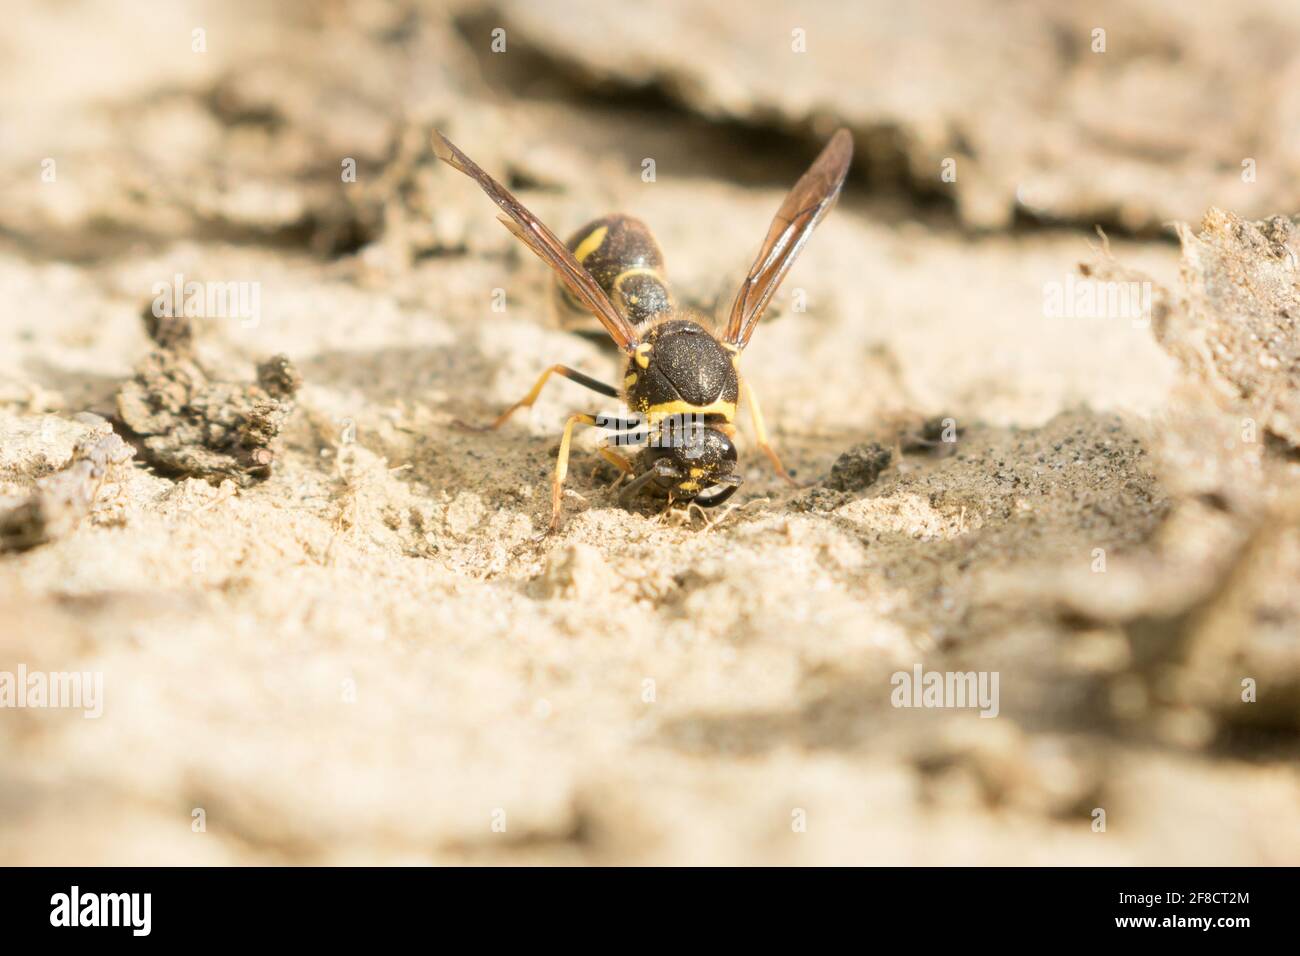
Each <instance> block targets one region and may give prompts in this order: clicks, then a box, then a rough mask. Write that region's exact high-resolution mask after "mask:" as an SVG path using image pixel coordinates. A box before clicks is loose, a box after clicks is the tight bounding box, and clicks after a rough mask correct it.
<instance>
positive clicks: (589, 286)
mask: <svg viewBox="0 0 1300 956" xmlns="http://www.w3.org/2000/svg"><path fill="white" fill-rule="evenodd" d="M433 151H434V152H435V153H436V154H437V155H438V158H439V159H441V160H442V161H443V162H444V163H446V164H447V165H448V166H450V167H452V168H453V169H457V170H459V171H460V172H462V173H464V174H465V175H466V176H468V177H470V178H471V179H473V180H474V181H475V182H477V183H478V184H479V187H480V188H481V189H482V190H483V191H484V192H485V193H487V194H488V196H489V197H490V198H491V200H492V201H493V202H494V203H496V204H497V205H498V206H500V207H501V209H502V211H504V212H505V216H498V217H497V218H498V219H500V220H501V222H502V223H503V224H504V225H505V227H506V228H507V229H509V230H510V231H511V232H513V233H514V234H515V235H516V236H517V237H518V238H519V239H520V240H521V241H522V242H523V243H524V244H525V245H526V246H528V248H529V249H532V250H533V252H535V253H536V254H537V256H538V258H540V259H541V260H542V261H543V262H546V263H547V264H549V265H550V267H551V268H552V269H554V270H555V271H556V272H557V273H558V274H559V276H560V279H561V281H563V282H564V284H565V285H566V286H568V288H569V291H570V292H572V293H573V295H574V296H575V297H576V298H577V300H578V301H579V302H581V303H582V304H583V305H585V306H586V307H587V308H588V309H589V310H590V311H591V313H592V315H594V316H595V317H596V318H598V319H599V320H600V324H601V325H603V326H604V327H605V331H606V332H608V333H609V335H610V338H612V339H613V340H614V342H615V343H616V344H617V345H618V347H619V348H621V349H623V350H624V351H625V352H631V351H632V350H633V349H635V348H636V346H637V342H638V338H637V334H636V330H635V329H634V328H633V327H632V325H631V324H630V323H629V322H628V321H627V319H625V318H623V317H622V316H621V315H619V314H618V311H617V310H616V309H615V308H614V306H613V304H612V303H611V302H610V301H609V297H608V296H606V295H605V293H604V291H602V290H601V288H600V286H599V285H597V284H596V280H595V279H593V278H592V277H591V274H590V273H589V272H587V270H586V269H584V268H583V267H582V264H581V263H580V262H578V260H577V259H575V258H574V257H573V253H572V252H570V251H569V250H568V247H566V246H565V245H564V243H562V242H561V241H560V240H559V239H557V238H556V236H555V233H553V232H551V230H549V229H547V228H546V226H544V225H543V224H542V222H541V221H540V220H539V219H538V218H537V217H536V216H534V215H533V214H532V213H531V212H529V211H528V210H527V209H525V208H524V206H523V204H522V203H521V202H520V201H519V200H518V199H516V198H515V197H514V196H512V195H511V194H510V191H509V190H507V189H506V188H505V187H504V186H502V185H501V184H500V183H499V182H497V181H496V180H495V179H493V178H492V177H491V176H489V175H488V174H487V173H485V172H483V170H482V169H480V168H479V167H478V165H477V164H476V163H475V162H474V160H472V159H470V158H469V157H468V156H466V155H465V154H464V153H462V152H461V151H460V150H459V149H457V148H456V147H455V145H453V144H452V143H451V141H450V140H448V139H447V137H445V136H443V135H442V134H441V133H440V132H438V131H437V130H434V131H433ZM507 217H508V218H507Z"/></svg>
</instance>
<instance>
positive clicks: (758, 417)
mask: <svg viewBox="0 0 1300 956" xmlns="http://www.w3.org/2000/svg"><path fill="white" fill-rule="evenodd" d="M740 390H741V391H742V392H744V393H745V401H746V402H747V403H748V405H749V417H750V418H752V419H753V420H754V433H755V435H756V436H757V438H758V447H759V448H761V449H762V450H763V454H764V455H766V456H767V460H768V461H770V462H771V463H772V467H773V468H775V469H776V473H777V474H778V475H780V476H781V477H782V478H784V479H785V480H786V481H788V482H789V483H790V484H792V485H794V486H795V487H798V485H799V482H797V481H795V480H794V479H793V478H791V477H790V473H789V472H788V471H786V470H785V465H783V464H781V458H780V456H779V455H777V453H776V449H775V448H773V447H772V446H771V445H770V444H769V443H768V440H767V424H766V423H765V422H764V421H763V411H762V409H760V408H759V407H758V397H757V396H756V395H755V394H754V390H753V389H752V388H750V387H749V383H748V382H746V381H745V380H744V379H741V380H740Z"/></svg>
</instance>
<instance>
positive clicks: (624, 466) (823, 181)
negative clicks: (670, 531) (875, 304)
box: [433, 129, 853, 531]
mask: <svg viewBox="0 0 1300 956" xmlns="http://www.w3.org/2000/svg"><path fill="white" fill-rule="evenodd" d="M433 149H434V153H435V154H436V155H437V156H438V158H439V159H441V160H442V161H443V162H445V163H447V164H448V165H449V166H451V167H452V168H453V169H456V170H458V171H459V172H462V173H464V174H465V175H467V176H469V177H470V178H471V179H473V180H474V181H475V182H476V183H478V185H479V187H480V188H481V189H482V190H483V191H484V192H485V193H487V195H488V197H489V198H491V200H492V201H493V202H495V203H496V204H497V206H498V207H500V209H501V211H502V212H503V213H504V215H500V216H498V217H497V218H498V219H499V220H500V221H501V223H502V224H503V225H504V226H505V227H506V228H507V229H509V230H510V232H511V233H513V234H514V235H515V237H516V238H517V239H519V240H520V241H521V242H523V243H524V245H526V246H527V247H528V248H529V249H531V250H532V251H533V252H534V253H535V254H536V255H537V256H538V257H539V258H540V259H542V261H543V262H545V263H546V264H547V265H549V266H550V267H551V268H552V269H553V270H554V271H555V274H556V278H557V281H558V283H559V294H560V295H561V297H562V298H563V300H564V301H565V302H566V303H568V304H569V305H570V306H571V307H574V308H578V309H582V310H585V311H586V312H588V313H590V314H591V315H593V316H594V317H595V318H596V319H597V320H598V321H599V322H600V324H601V326H603V327H604V330H605V331H606V332H607V333H608V334H609V337H610V339H612V340H613V343H614V345H615V346H617V348H618V349H619V350H620V351H621V352H622V354H623V382H622V386H621V387H615V386H613V385H607V384H606V383H604V382H601V381H598V380H597V379H594V378H591V377H590V376H587V375H584V374H583V373H582V372H579V371H577V370H576V369H572V368H569V367H568V366H567V365H552V366H551V367H550V368H548V369H546V370H545V371H544V372H542V374H541V377H539V378H538V379H537V383H536V384H535V385H534V386H533V388H532V390H531V391H529V392H528V394H527V395H525V396H524V397H523V398H521V399H520V400H519V401H517V402H515V404H513V405H511V406H510V407H509V408H507V409H506V410H505V411H504V412H502V413H501V414H500V415H499V416H498V417H497V419H496V420H495V421H494V422H492V424H491V425H489V426H487V427H488V428H492V429H495V428H500V427H501V426H502V425H503V424H505V422H506V421H507V419H509V418H510V416H511V415H513V414H514V413H515V412H517V411H518V410H519V409H521V408H528V407H530V406H531V405H532V404H533V403H534V402H535V401H537V398H538V396H539V395H540V394H541V392H542V388H543V387H544V386H545V385H546V382H547V381H548V380H549V379H550V377H551V376H552V375H559V376H562V377H564V378H567V379H569V380H570V381H573V382H576V383H578V384H579V385H582V386H584V387H586V388H589V389H591V390H592V391H593V392H597V393H599V394H601V395H604V396H606V397H608V398H614V399H618V400H620V401H621V402H623V404H624V405H625V406H626V407H627V409H628V411H629V412H630V413H631V417H629V418H622V417H610V416H604V415H600V416H598V415H589V414H575V415H570V416H569V417H568V419H567V420H566V421H565V423H564V431H563V432H562V434H561V438H560V451H559V457H558V459H557V461H556V464H555V477H554V481H553V483H552V488H551V525H550V527H551V530H552V531H555V530H557V529H558V528H559V526H560V519H561V514H562V495H563V491H564V480H565V477H566V475H567V474H568V467H569V447H570V443H571V441H572V439H573V430H574V428H575V427H576V426H578V425H584V426H593V427H599V428H604V429H608V430H611V431H615V432H618V433H619V434H617V435H616V436H615V442H614V443H613V445H612V446H611V445H610V444H605V445H602V446H601V448H600V454H601V456H602V457H603V458H604V459H605V460H606V461H609V462H610V463H611V464H613V465H614V466H615V467H617V468H618V469H619V470H620V471H621V472H622V473H623V476H625V477H627V478H629V479H631V480H630V482H629V483H628V484H627V485H626V486H625V487H624V489H623V496H624V497H625V498H626V497H630V496H631V495H633V494H636V493H638V492H640V491H643V490H654V491H655V492H656V493H658V494H659V495H660V496H661V497H666V498H667V499H668V501H669V503H670V504H671V503H672V502H674V501H677V502H693V503H695V504H697V505H699V506H701V507H704V508H709V507H714V506H716V505H719V504H721V503H722V502H724V501H726V500H727V499H728V498H729V497H731V495H733V494H735V492H736V490H737V489H738V488H739V487H740V485H741V484H742V482H743V480H744V478H743V476H742V475H741V474H740V473H739V472H738V471H737V462H738V456H737V454H736V446H735V444H734V443H733V441H732V439H733V438H734V437H735V434H736V429H735V420H736V411H737V406H738V404H739V403H740V402H741V401H742V398H743V401H744V402H745V404H746V405H747V406H748V408H749V413H750V417H751V419H752V420H753V423H754V431H755V433H756V437H757V442H758V447H759V448H760V449H761V450H762V451H763V453H764V454H765V455H766V456H767V458H768V459H769V461H771V463H772V467H773V468H774V469H775V470H776V472H777V474H778V475H780V476H781V477H782V478H783V479H785V480H786V481H787V482H790V483H791V484H794V483H795V482H794V479H793V478H791V476H790V474H789V473H788V472H787V471H786V469H785V467H784V466H783V465H782V464H781V459H780V457H779V456H778V455H777V453H776V450H775V449H774V448H773V447H772V445H771V443H770V442H769V441H768V436H767V428H766V425H765V424H764V422H763V414H762V411H761V410H760V409H759V405H758V400H757V398H755V396H754V392H753V389H751V388H749V387H748V385H747V384H746V383H745V381H744V379H743V378H742V377H741V374H740V368H739V364H738V363H739V359H740V353H741V352H742V351H743V350H744V348H745V346H746V345H748V344H749V340H750V338H751V336H753V334H754V330H755V329H756V328H757V327H758V323H759V320H760V319H761V318H762V317H763V313H764V312H765V311H766V309H767V306H768V303H769V302H771V300H772V296H773V295H774V294H775V293H776V291H777V289H778V288H779V287H780V285H781V282H782V280H783V279H784V278H785V276H786V273H788V272H789V271H790V267H791V266H792V265H793V264H794V261H795V259H796V258H797V257H798V255H799V253H800V252H801V251H802V250H803V247H804V245H805V243H807V241H808V239H809V237H811V235H812V233H813V230H814V229H815V228H816V227H817V224H818V223H819V222H821V220H822V218H823V217H824V216H825V215H826V213H827V212H829V211H830V209H831V207H832V206H833V205H834V204H835V200H836V199H837V198H838V197H839V194H840V190H841V188H842V187H843V185H844V178H845V176H846V175H847V174H848V171H849V164H850V162H851V160H852V158H853V138H852V136H851V135H850V134H849V132H848V131H847V130H844V129H841V130H839V131H837V132H836V133H835V135H834V136H832V137H831V139H830V142H828V143H827V145H826V147H825V148H824V149H823V150H822V152H821V154H820V155H819V156H818V157H817V159H816V160H814V161H813V164H812V166H810V167H809V168H808V171H807V172H805V173H804V174H803V176H802V177H800V179H799V181H798V182H797V183H795V185H794V188H793V189H791V190H790V192H789V194H788V195H787V196H786V198H785V200H784V201H783V202H782V203H781V207H780V208H779V209H778V210H777V213H776V216H775V217H774V218H773V220H772V224H771V226H770V227H769V228H768V231H767V236H766V237H765V238H764V240H763V245H762V247H761V248H760V249H759V252H758V256H757V258H756V259H755V260H754V264H753V266H752V267H751V268H750V270H749V274H748V275H747V276H746V277H745V280H744V282H742V283H741V285H740V289H739V290H738V291H737V293H736V297H735V299H734V300H733V301H732V303H731V310H730V312H729V313H728V314H727V316H726V321H725V322H722V321H720V320H721V316H719V317H718V319H719V321H717V322H710V321H709V320H708V319H707V318H706V317H705V316H703V315H701V314H700V313H697V312H695V311H694V310H691V309H687V308H684V307H681V306H679V305H677V304H676V302H675V300H674V298H673V295H672V293H671V291H670V289H669V286H668V282H667V278H666V276H665V273H664V267H663V256H662V254H661V253H660V251H659V246H658V244H657V243H656V242H655V240H654V237H653V236H652V235H651V233H650V230H649V229H648V228H647V227H646V226H645V224H644V223H642V222H640V221H639V220H637V219H633V218H631V217H629V216H622V215H614V216H608V217H605V218H603V219H598V220H596V221H595V222H593V223H590V224H589V225H588V226H586V227H584V228H583V229H581V230H579V231H578V233H577V234H576V235H574V236H573V238H572V239H571V240H570V241H569V242H568V243H567V244H566V243H564V242H561V241H560V240H559V239H558V238H557V237H556V235H555V234H554V233H553V232H551V230H550V229H548V228H547V227H546V226H545V224H543V223H542V222H541V221H540V220H539V219H538V218H537V217H536V216H534V215H533V214H532V213H531V212H529V211H528V210H527V209H526V208H524V206H523V204H522V203H520V202H519V200H518V199H516V198H515V197H514V196H513V195H512V194H511V193H510V192H509V190H507V189H506V188H505V187H503V186H502V185H501V184H500V183H498V182H497V181H496V180H495V179H493V178H492V177H491V176H489V175H488V174H487V173H485V172H484V171H483V170H482V169H481V168H479V166H478V165H477V164H476V163H475V162H474V161H473V160H471V159H470V158H469V157H468V156H466V155H465V154H464V153H463V152H461V151H460V150H459V149H458V148H457V147H456V146H455V145H453V144H452V143H451V141H450V140H448V139H447V138H446V137H445V136H443V135H442V133H441V132H438V131H436V130H435V131H434V134H433ZM629 444H643V445H644V446H645V447H644V449H643V451H642V452H641V453H640V454H639V455H637V456H635V460H633V459H632V458H629V457H628V456H627V455H625V454H624V453H623V452H622V451H621V450H620V449H621V448H622V447H625V446H627V445H629Z"/></svg>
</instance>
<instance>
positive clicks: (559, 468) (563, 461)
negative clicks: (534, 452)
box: [551, 415, 599, 531]
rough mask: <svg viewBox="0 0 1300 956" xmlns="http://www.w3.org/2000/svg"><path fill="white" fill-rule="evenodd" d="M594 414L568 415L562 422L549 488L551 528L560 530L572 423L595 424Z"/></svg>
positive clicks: (571, 439) (571, 440)
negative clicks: (562, 426)
mask: <svg viewBox="0 0 1300 956" xmlns="http://www.w3.org/2000/svg"><path fill="white" fill-rule="evenodd" d="M598 424H599V423H598V422H597V421H596V416H594V415H570V416H569V417H568V420H567V421H565V423H564V435H563V436H562V437H561V438H560V455H559V457H558V458H557V459H556V461H555V484H554V485H553V486H552V489H551V530H552V531H558V530H560V513H561V511H562V510H563V506H562V505H561V500H562V498H563V496H564V479H565V477H567V476H568V474H569V445H570V444H572V442H573V426H574V425H591V426H593V427H595V426H597V425H598Z"/></svg>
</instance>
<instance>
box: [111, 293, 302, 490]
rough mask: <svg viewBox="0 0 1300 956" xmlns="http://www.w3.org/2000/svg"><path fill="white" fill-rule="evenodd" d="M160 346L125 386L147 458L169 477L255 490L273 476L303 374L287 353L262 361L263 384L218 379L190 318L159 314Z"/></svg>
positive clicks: (124, 409) (153, 331)
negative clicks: (197, 344)
mask: <svg viewBox="0 0 1300 956" xmlns="http://www.w3.org/2000/svg"><path fill="white" fill-rule="evenodd" d="M145 325H146V328H147V330H148V331H149V334H150V337H151V338H153V340H154V342H155V343H157V345H158V348H156V349H154V350H153V351H152V352H150V353H149V354H148V355H147V356H146V357H145V359H144V361H143V362H141V363H140V365H139V366H138V367H137V368H136V371H135V376H134V377H133V378H132V379H131V380H130V381H128V382H126V383H124V384H123V385H122V389H121V391H120V392H119V393H118V396H117V410H118V414H119V415H120V416H121V418H122V421H123V423H124V424H125V425H126V426H127V428H129V429H130V430H131V431H132V432H133V433H134V434H135V435H136V436H137V437H138V438H139V440H140V443H141V446H142V452H143V458H144V460H145V461H147V462H148V463H149V464H150V465H152V466H154V467H155V468H157V469H158V470H159V471H161V472H163V473H165V474H170V475H184V476H189V477H194V478H204V479H206V480H208V481H210V482H212V483H213V484H220V483H221V482H222V481H224V480H226V479H230V480H232V481H234V482H235V483H236V484H237V485H239V486H241V487H248V486H249V485H252V484H254V483H256V482H258V481H263V480H265V479H266V478H268V477H270V474H271V468H272V465H273V464H274V462H275V447H274V446H275V439H276V436H277V435H279V433H280V429H281V428H283V427H284V423H285V421H286V420H287V419H288V417H289V415H290V414H291V413H292V411H293V396H294V394H295V393H296V392H297V391H298V389H299V388H300V387H301V386H302V376H301V375H300V374H299V373H298V370H297V369H296V368H295V367H294V365H293V363H292V362H290V361H289V358H288V356H285V355H275V356H272V357H271V358H270V359H267V360H266V361H265V362H262V363H260V364H259V365H258V366H257V381H256V383H237V382H224V381H220V380H217V379H214V378H213V377H212V376H211V375H210V374H209V372H208V371H207V369H205V368H204V366H203V365H202V364H201V362H200V361H199V359H198V357H197V355H196V354H195V352H194V349H193V345H194V330H193V326H192V323H191V322H190V320H189V319H187V318H185V317H183V316H178V317H162V318H158V317H155V316H153V314H152V311H151V310H146V312H145Z"/></svg>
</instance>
